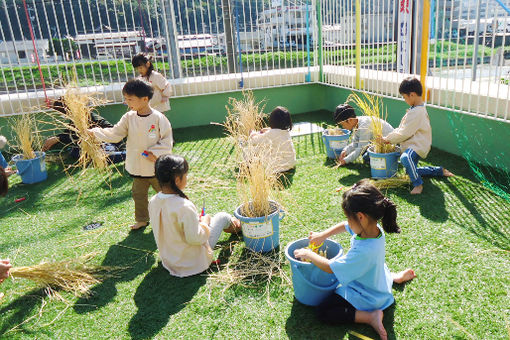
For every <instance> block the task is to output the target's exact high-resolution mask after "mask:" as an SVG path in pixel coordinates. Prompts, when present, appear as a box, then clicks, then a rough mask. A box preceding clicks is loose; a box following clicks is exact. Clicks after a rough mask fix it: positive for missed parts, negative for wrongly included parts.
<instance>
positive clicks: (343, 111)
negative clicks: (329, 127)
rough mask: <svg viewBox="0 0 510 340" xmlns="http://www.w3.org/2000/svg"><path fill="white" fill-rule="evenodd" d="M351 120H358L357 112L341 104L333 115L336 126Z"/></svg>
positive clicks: (347, 105)
mask: <svg viewBox="0 0 510 340" xmlns="http://www.w3.org/2000/svg"><path fill="white" fill-rule="evenodd" d="M349 118H356V112H354V108H353V107H352V106H350V105H349V104H340V105H338V106H337V107H336V109H335V112H334V113H333V120H334V121H335V123H336V124H339V123H340V122H343V121H344V120H347V119H349Z"/></svg>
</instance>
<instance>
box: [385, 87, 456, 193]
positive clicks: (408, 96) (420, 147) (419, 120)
mask: <svg viewBox="0 0 510 340" xmlns="http://www.w3.org/2000/svg"><path fill="white" fill-rule="evenodd" d="M399 92H400V94H401V95H402V97H404V100H405V102H406V103H407V104H408V105H409V106H411V107H410V108H409V109H408V110H407V112H406V114H405V115H404V117H403V118H402V120H401V121H400V125H399V126H398V128H396V129H395V130H393V131H392V132H391V133H389V134H388V135H385V137H384V138H382V142H384V143H391V144H397V143H399V144H400V150H401V152H402V154H401V155H400V162H401V163H402V165H403V166H404V167H405V168H406V172H407V174H408V175H409V178H410V179H411V183H412V184H413V189H412V190H411V194H413V195H418V194H421V192H422V191H423V180H422V179H421V178H422V176H429V177H443V176H444V177H451V176H453V174H452V173H451V172H450V171H448V170H446V169H444V168H443V167H440V166H423V167H418V161H419V160H420V159H424V158H426V157H427V155H428V154H429V151H430V147H431V145H432V128H431V127H430V119H429V115H428V113H427V109H426V108H425V103H424V101H423V99H422V97H421V95H422V92H423V88H422V86H421V83H420V81H419V80H418V79H417V78H414V77H409V78H406V79H404V80H403V81H402V83H400V87H399Z"/></svg>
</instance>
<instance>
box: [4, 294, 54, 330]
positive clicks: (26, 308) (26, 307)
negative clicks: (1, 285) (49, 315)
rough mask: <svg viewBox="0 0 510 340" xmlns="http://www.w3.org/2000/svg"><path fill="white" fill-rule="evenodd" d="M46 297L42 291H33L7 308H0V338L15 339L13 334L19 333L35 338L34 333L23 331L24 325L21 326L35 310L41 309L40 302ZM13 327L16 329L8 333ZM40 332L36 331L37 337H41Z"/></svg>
mask: <svg viewBox="0 0 510 340" xmlns="http://www.w3.org/2000/svg"><path fill="white" fill-rule="evenodd" d="M46 296H47V295H46V292H45V290H44V289H37V290H33V291H31V292H29V293H27V294H25V295H22V296H20V297H19V298H17V299H16V300H14V301H13V302H11V303H9V304H8V305H7V306H3V307H2V308H0V315H1V316H2V318H1V321H0V338H2V339H7V338H9V337H15V334H18V335H19V333H20V332H21V333H23V334H25V335H27V336H31V337H33V338H36V335H35V334H34V331H32V330H28V329H25V328H24V325H21V324H22V323H23V322H26V321H27V319H28V318H29V316H30V315H31V314H33V313H32V311H33V310H34V309H35V308H40V307H41V304H42V301H43V300H44V298H45V297H46ZM27 325H28V324H27ZM14 327H16V330H15V331H13V332H9V330H11V329H12V328H14ZM41 332H42V331H41V330H40V329H37V335H38V336H40V335H41Z"/></svg>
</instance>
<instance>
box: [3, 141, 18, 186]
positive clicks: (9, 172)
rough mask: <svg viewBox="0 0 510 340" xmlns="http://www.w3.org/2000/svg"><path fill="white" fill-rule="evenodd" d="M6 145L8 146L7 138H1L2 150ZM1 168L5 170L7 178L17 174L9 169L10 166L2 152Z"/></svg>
mask: <svg viewBox="0 0 510 340" xmlns="http://www.w3.org/2000/svg"><path fill="white" fill-rule="evenodd" d="M6 144H7V138H5V137H4V136H0V150H2V149H3V148H4V147H5V145H6ZM0 168H3V170H4V172H5V175H6V176H7V177H9V176H10V175H12V174H14V173H15V172H16V171H14V170H12V169H11V167H9V164H8V163H7V161H6V160H5V158H4V156H3V155H2V152H1V151H0ZM7 177H6V178H7Z"/></svg>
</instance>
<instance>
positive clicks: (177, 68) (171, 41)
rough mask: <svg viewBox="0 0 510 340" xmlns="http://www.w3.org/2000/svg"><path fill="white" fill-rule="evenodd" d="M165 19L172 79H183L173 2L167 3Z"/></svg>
mask: <svg viewBox="0 0 510 340" xmlns="http://www.w3.org/2000/svg"><path fill="white" fill-rule="evenodd" d="M165 14H166V15H167V17H166V18H165V19H166V20H165V23H166V30H167V34H168V35H167V48H168V58H169V60H168V64H169V67H170V69H171V70H172V76H173V77H172V78H173V79H179V78H181V77H182V72H181V57H180V54H179V47H178V45H177V25H176V23H175V10H174V5H173V2H172V1H171V0H168V1H165Z"/></svg>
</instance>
